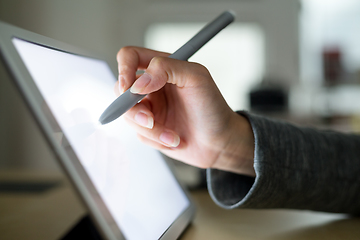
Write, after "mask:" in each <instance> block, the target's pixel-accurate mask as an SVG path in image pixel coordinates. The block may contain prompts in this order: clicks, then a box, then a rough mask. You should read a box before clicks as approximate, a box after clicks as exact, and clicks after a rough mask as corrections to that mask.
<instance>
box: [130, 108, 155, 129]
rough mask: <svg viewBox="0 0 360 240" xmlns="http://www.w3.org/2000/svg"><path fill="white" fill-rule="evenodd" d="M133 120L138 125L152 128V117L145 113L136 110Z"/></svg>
mask: <svg viewBox="0 0 360 240" xmlns="http://www.w3.org/2000/svg"><path fill="white" fill-rule="evenodd" d="M134 120H135V122H137V123H138V124H139V125H140V126H143V127H146V128H149V129H152V128H153V127H154V119H153V118H152V117H150V116H148V115H146V114H145V113H142V112H138V113H137V114H136V115H135V117H134Z"/></svg>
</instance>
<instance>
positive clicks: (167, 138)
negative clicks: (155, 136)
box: [159, 131, 180, 147]
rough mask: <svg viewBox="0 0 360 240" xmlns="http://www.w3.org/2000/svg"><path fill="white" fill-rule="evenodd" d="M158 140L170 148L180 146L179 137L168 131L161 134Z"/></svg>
mask: <svg viewBox="0 0 360 240" xmlns="http://www.w3.org/2000/svg"><path fill="white" fill-rule="evenodd" d="M159 139H160V141H161V142H163V143H165V144H166V145H168V146H170V147H177V146H179V144H180V137H179V136H178V135H177V134H174V133H172V132H168V131H165V132H163V133H162V134H161V135H160V137H159Z"/></svg>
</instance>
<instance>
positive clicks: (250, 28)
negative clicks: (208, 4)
mask: <svg viewBox="0 0 360 240" xmlns="http://www.w3.org/2000/svg"><path fill="white" fill-rule="evenodd" d="M204 25H205V23H158V24H152V25H151V26H150V27H149V28H148V29H147V32H146V35H145V46H146V47H149V48H152V49H156V50H159V51H165V52H169V53H173V52H175V51H176V50H177V49H178V48H180V47H181V46H182V45H183V44H184V43H185V42H187V41H188V40H189V39H190V38H191V37H192V36H193V35H195V34H196V32H198V31H199V30H200V29H201V28H202V27H203V26H204ZM264 54H265V53H264V33H263V31H262V29H261V28H260V27H259V26H258V25H256V24H244V23H233V24H231V25H230V26H229V27H227V28H225V29H224V30H222V31H221V32H220V33H219V34H218V35H216V36H215V37H214V38H213V39H212V40H211V41H210V42H209V43H207V44H206V45H205V46H204V47H203V48H202V49H200V50H199V51H198V52H197V53H195V54H194V56H193V57H191V58H190V59H189V61H192V62H198V63H200V64H202V65H204V66H206V67H207V68H208V69H209V71H210V73H211V75H212V77H213V78H214V80H215V82H216V84H217V86H218V88H219V89H220V91H221V92H222V94H223V95H224V98H225V100H226V101H227V103H228V104H229V106H230V107H231V108H232V109H233V110H240V109H248V93H249V91H250V89H251V87H252V86H253V85H255V84H257V83H259V82H260V80H261V77H262V76H263V74H264V64H265V63H264V61H265V57H264Z"/></svg>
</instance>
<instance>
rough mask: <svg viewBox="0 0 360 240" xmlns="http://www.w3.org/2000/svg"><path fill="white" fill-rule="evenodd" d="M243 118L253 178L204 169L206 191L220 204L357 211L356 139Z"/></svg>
mask: <svg viewBox="0 0 360 240" xmlns="http://www.w3.org/2000/svg"><path fill="white" fill-rule="evenodd" d="M247 116H248V118H249V121H250V123H251V126H252V129H253V132H254V136H255V152H254V169H255V172H256V178H255V179H252V178H244V177H243V176H241V175H236V174H231V173H226V172H222V171H218V170H211V169H209V170H208V184H209V190H210V193H211V195H212V197H213V198H214V200H215V201H216V202H217V203H218V204H219V205H221V206H223V207H226V208H235V207H250V208H296V209H312V210H318V211H329V212H346V213H359V212H360V201H359V199H360V177H359V173H360V164H359V162H360V159H359V158H360V136H358V135H347V134H341V133H334V132H325V131H317V130H313V129H307V128H298V127H295V126H292V125H290V124H286V123H280V122H275V121H271V120H268V119H265V118H262V117H258V116H254V115H251V114H247Z"/></svg>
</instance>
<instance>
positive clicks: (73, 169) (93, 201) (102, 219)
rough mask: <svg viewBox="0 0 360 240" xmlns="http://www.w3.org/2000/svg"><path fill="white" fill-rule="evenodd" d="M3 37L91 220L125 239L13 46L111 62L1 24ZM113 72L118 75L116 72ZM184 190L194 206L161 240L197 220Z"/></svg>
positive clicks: (16, 76) (1, 43) (23, 89)
mask: <svg viewBox="0 0 360 240" xmlns="http://www.w3.org/2000/svg"><path fill="white" fill-rule="evenodd" d="M0 33H1V34H0V53H1V54H0V55H1V58H2V61H3V62H4V65H5V67H6V68H7V70H8V72H9V75H10V76H11V78H12V80H13V81H14V83H15V85H16V86H17V88H18V90H19V92H20V93H21V96H22V98H23V100H24V102H25V103H26V105H27V106H28V108H29V109H30V112H31V113H32V115H33V117H34V119H35V120H36V122H37V124H38V126H39V129H40V130H41V132H42V133H43V135H44V136H45V138H46V140H47V142H48V144H49V146H50V147H51V149H52V150H53V152H54V154H55V156H56V158H57V160H58V162H59V163H60V165H61V166H62V168H63V169H64V171H65V173H66V174H67V176H68V177H69V178H70V180H71V182H72V183H73V185H74V187H75V189H76V190H77V192H78V194H79V195H80V198H81V199H82V201H83V203H84V204H85V206H86V207H87V208H88V210H89V214H90V217H91V218H92V220H93V222H94V224H95V226H96V227H97V229H98V231H99V233H100V234H101V235H102V237H104V238H106V239H124V236H123V235H122V233H121V230H120V229H119V227H118V226H117V224H116V222H115V221H114V219H113V217H112V216H111V214H110V212H109V210H108V209H107V207H106V205H105V203H104V202H103V200H102V199H101V197H100V195H99V193H98V192H97V190H96V189H95V187H94V185H93V183H92V181H91V180H90V178H89V177H88V175H87V173H86V172H85V170H84V168H83V167H82V165H81V163H80V161H79V160H78V158H77V156H76V154H75V152H74V150H73V149H72V147H71V146H70V145H69V144H61V145H60V144H59V143H58V142H57V140H56V136H58V135H59V133H60V134H62V135H63V133H62V130H61V128H60V126H59V124H58V123H57V121H56V119H55V118H54V116H53V114H52V113H51V111H50V109H49V107H48V106H47V104H46V102H45V101H44V98H43V97H42V95H41V93H40V91H39V90H38V88H37V87H36V85H35V83H34V80H33V79H32V77H31V75H30V73H29V71H28V70H27V68H26V66H25V65H24V63H23V61H22V59H21V57H20V55H19V53H18V51H17V50H16V48H15V46H14V44H13V42H12V39H13V38H18V39H21V40H24V41H28V42H31V43H33V44H37V45H40V46H43V47H47V48H51V49H55V50H57V51H61V52H65V53H70V54H75V55H80V56H85V57H89V58H93V59H98V60H102V61H105V62H106V63H107V61H106V60H105V59H104V58H102V57H99V56H96V55H94V54H91V53H89V52H88V51H84V50H82V49H79V48H76V47H73V46H71V45H69V44H66V43H62V42H60V41H57V40H54V39H51V38H48V37H44V36H41V35H39V34H36V33H32V32H30V31H27V30H23V29H21V28H18V27H14V26H12V25H9V24H7V23H4V22H1V21H0ZM108 65H109V64H108ZM112 72H113V74H114V71H113V69H112ZM63 138H64V140H65V142H66V138H65V136H63ZM164 160H165V161H166V162H167V164H168V166H169V164H170V165H171V163H169V161H168V160H166V158H164ZM169 168H170V170H172V167H171V166H169ZM179 184H180V183H179ZM180 186H181V184H180ZM182 190H183V191H184V193H185V194H186V196H187V198H188V200H189V203H190V204H189V206H188V208H187V209H186V210H185V211H184V212H183V213H182V214H181V215H180V216H179V217H178V218H177V219H176V220H175V221H174V222H173V223H172V224H171V225H170V226H169V228H168V229H167V230H166V231H165V232H164V234H163V235H162V236H161V239H175V238H177V237H179V236H180V234H181V233H182V232H183V231H184V230H185V228H186V227H187V225H188V224H189V223H190V222H191V220H192V219H193V216H194V213H195V205H194V203H193V202H192V200H191V198H190V196H189V194H188V192H187V191H186V190H185V189H184V187H183V186H182Z"/></svg>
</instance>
